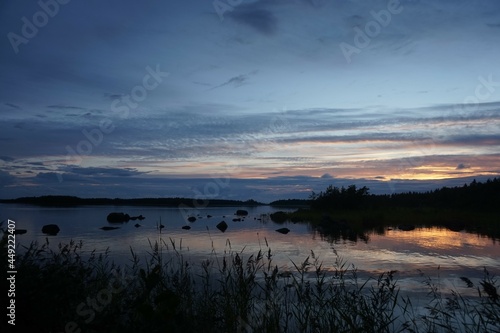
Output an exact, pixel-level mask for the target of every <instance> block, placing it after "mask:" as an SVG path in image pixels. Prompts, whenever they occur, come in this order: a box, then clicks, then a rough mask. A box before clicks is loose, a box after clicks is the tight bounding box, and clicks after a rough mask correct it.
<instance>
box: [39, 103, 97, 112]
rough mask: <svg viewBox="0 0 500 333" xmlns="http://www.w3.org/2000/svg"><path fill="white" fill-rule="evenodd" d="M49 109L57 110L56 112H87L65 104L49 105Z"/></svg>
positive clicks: (84, 109) (78, 107)
mask: <svg viewBox="0 0 500 333" xmlns="http://www.w3.org/2000/svg"><path fill="white" fill-rule="evenodd" d="M47 108H49V109H56V110H83V111H87V109H86V108H82V107H80V106H75V105H64V104H56V105H47Z"/></svg>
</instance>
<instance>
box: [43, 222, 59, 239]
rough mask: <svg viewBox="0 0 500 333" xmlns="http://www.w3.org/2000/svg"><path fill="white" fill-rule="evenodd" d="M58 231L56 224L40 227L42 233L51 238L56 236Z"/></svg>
mask: <svg viewBox="0 0 500 333" xmlns="http://www.w3.org/2000/svg"><path fill="white" fill-rule="evenodd" d="M60 230H61V229H59V226H58V225H57V224H46V225H44V226H43V227H42V232H43V233H44V234H47V235H51V236H55V235H57V234H58V233H59V231H60Z"/></svg>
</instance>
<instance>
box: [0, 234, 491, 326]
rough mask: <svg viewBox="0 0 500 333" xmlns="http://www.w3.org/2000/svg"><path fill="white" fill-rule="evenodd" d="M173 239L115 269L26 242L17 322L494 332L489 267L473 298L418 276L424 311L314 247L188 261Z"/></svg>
mask: <svg viewBox="0 0 500 333" xmlns="http://www.w3.org/2000/svg"><path fill="white" fill-rule="evenodd" d="M179 246H180V244H176V243H175V241H173V240H170V241H169V242H165V241H163V240H160V242H156V243H151V244H150V248H151V251H150V252H149V256H148V259H147V262H144V263H142V262H140V260H139V258H138V256H137V255H136V254H135V253H134V252H133V251H132V250H131V258H130V261H129V263H128V264H126V265H124V266H121V267H117V266H115V265H114V264H113V263H112V262H111V261H110V259H109V258H108V256H107V254H106V253H104V254H101V255H97V254H96V253H95V252H93V251H90V252H86V251H84V248H83V244H82V243H77V242H70V243H69V244H61V245H59V246H58V247H57V249H56V250H52V249H50V246H49V243H48V240H47V241H46V242H45V243H43V244H37V243H32V244H31V245H30V246H29V247H28V248H26V249H24V251H23V254H21V255H19V256H18V258H17V261H16V266H17V271H18V273H17V280H16V302H17V303H16V304H17V313H16V319H17V324H16V326H17V328H18V329H19V331H26V332H28V331H32V332H35V331H36V332H66V331H68V332H204V333H209V332H363V333H364V332H488V333H491V332H500V299H499V296H498V293H497V281H496V279H495V277H493V276H490V275H489V274H488V272H486V271H485V274H484V278H483V280H482V281H481V282H480V283H479V284H478V285H474V284H473V283H472V282H471V281H470V280H468V279H467V278H463V280H464V283H467V284H469V286H470V287H471V288H476V289H477V296H475V297H465V296H461V295H460V294H459V293H458V292H456V291H451V293H444V291H442V290H440V288H439V287H438V284H437V283H436V282H435V281H434V280H433V279H431V278H426V277H423V283H425V284H426V285H427V288H428V290H429V294H428V297H427V299H426V306H425V308H424V309H421V308H420V307H416V306H414V305H413V304H412V299H411V298H409V297H405V296H402V293H401V292H400V289H399V287H398V284H397V272H394V271H391V272H386V273H384V274H381V275H380V276H378V277H374V278H372V279H368V280H366V279H364V280H362V279H359V278H358V276H357V270H356V268H354V267H352V266H349V265H348V264H347V263H346V261H344V260H342V259H341V258H338V259H337V262H336V263H335V265H334V267H324V266H323V264H322V262H321V260H320V259H319V258H318V257H317V255H316V254H315V253H313V252H311V254H310V255H309V256H308V257H307V258H305V259H304V261H303V262H300V263H293V267H294V270H293V271H291V272H290V271H283V270H280V269H279V268H278V267H277V266H276V265H274V263H273V252H272V251H271V249H270V247H269V246H268V244H267V241H266V247H265V248H263V249H261V250H260V251H258V252H257V253H253V254H246V253H244V251H241V252H235V251H233V250H231V246H230V243H228V250H227V251H225V253H224V254H223V255H222V256H216V255H213V256H210V259H207V260H204V261H202V262H201V263H191V262H190V261H189V260H187V259H186V258H184V254H183V253H184V252H183V251H180V250H179ZM1 252H2V254H4V255H6V252H7V250H6V240H5V238H3V239H2V243H1ZM18 252H20V249H19V251H18ZM2 258H6V256H2ZM3 262H4V263H6V260H3ZM5 265H6V264H5ZM2 269H3V270H4V271H6V270H7V269H6V267H3V268H2ZM446 292H448V291H446Z"/></svg>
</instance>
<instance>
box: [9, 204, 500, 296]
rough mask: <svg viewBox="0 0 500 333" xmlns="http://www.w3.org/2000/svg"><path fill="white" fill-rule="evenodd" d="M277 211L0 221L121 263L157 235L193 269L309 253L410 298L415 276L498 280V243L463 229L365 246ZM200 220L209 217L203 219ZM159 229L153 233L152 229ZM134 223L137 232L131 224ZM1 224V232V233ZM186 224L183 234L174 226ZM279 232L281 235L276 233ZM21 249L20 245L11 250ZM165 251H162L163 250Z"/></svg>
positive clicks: (95, 210)
mask: <svg viewBox="0 0 500 333" xmlns="http://www.w3.org/2000/svg"><path fill="white" fill-rule="evenodd" d="M237 209H245V210H247V211H248V212H249V215H248V216H247V217H246V218H245V219H244V221H241V222H233V221H232V219H233V218H235V216H234V213H235V212H236V210H237ZM277 210H283V209H282V208H280V209H278V208H273V207H270V206H258V207H218V208H204V209H198V210H197V211H195V210H192V211H183V210H181V209H178V208H161V207H138V206H130V207H128V206H83V207H70V208H65V207H57V208H54V207H38V206H30V205H11V204H9V205H6V204H0V221H3V220H6V219H11V220H14V221H15V222H16V228H17V229H27V230H28V232H27V233H26V234H24V235H17V236H16V241H17V243H18V246H22V245H24V246H26V245H29V244H30V242H32V241H38V242H44V241H45V239H46V238H48V239H49V242H50V243H51V246H53V247H54V248H55V246H56V245H57V244H58V243H60V242H63V243H67V242H69V241H70V240H72V239H73V240H76V241H80V240H82V241H83V242H84V250H86V251H91V250H93V249H96V250H97V251H98V252H104V251H105V250H106V249H108V248H109V251H110V258H111V259H113V260H114V261H115V262H117V263H120V264H123V263H126V262H128V259H130V258H131V256H130V248H132V249H133V250H134V251H135V252H136V253H137V254H138V255H139V258H140V259H141V260H145V258H146V257H147V256H148V255H147V253H148V252H150V251H151V249H150V242H152V243H154V242H155V241H157V240H159V239H160V238H161V239H163V241H164V242H165V243H166V244H167V245H168V247H169V249H170V250H171V248H172V243H174V244H175V246H176V249H177V250H178V251H180V252H181V253H182V254H183V255H184V256H185V258H188V259H189V260H190V261H191V262H192V263H194V264H197V263H198V264H199V262H200V261H201V260H204V259H213V258H215V257H221V256H222V255H223V254H224V251H229V250H233V251H238V252H240V251H243V253H244V254H245V255H247V256H249V255H251V254H254V253H256V252H257V251H259V249H263V250H266V251H267V246H266V244H268V245H269V247H270V248H271V249H272V252H273V253H274V257H273V258H274V259H273V260H274V263H275V264H276V265H278V266H279V267H280V268H282V269H285V270H290V271H294V270H295V269H294V266H293V263H292V262H295V263H301V262H303V261H304V260H305V259H306V258H307V257H308V256H309V255H310V254H311V251H314V253H315V255H316V256H318V257H319V258H320V261H322V262H323V264H324V268H325V269H333V265H334V264H335V262H336V260H338V258H339V257H340V258H341V259H342V260H344V261H345V262H347V263H348V264H350V265H353V266H355V267H356V268H357V269H358V275H359V276H360V277H368V276H372V277H377V276H378V274H380V273H382V272H385V271H390V270H397V271H398V273H397V275H396V277H397V279H398V284H399V285H400V287H401V288H402V289H403V290H406V291H408V292H412V293H421V292H427V291H428V288H427V287H426V286H424V284H423V281H424V279H425V278H424V277H422V276H421V273H424V274H425V275H426V276H429V277H431V278H433V280H435V282H437V283H438V284H439V285H440V286H442V287H444V289H446V290H449V289H452V288H453V289H457V290H458V291H460V292H461V293H464V294H468V293H472V294H474V293H475V292H476V291H475V290H471V289H467V288H466V286H465V284H464V283H463V281H461V280H460V277H461V276H465V277H468V278H469V279H471V280H472V281H473V282H477V281H479V279H480V278H482V277H483V269H484V268H486V269H487V270H488V271H489V272H490V273H491V274H494V275H496V276H498V275H500V243H499V242H498V240H497V241H495V240H492V239H491V238H487V237H482V236H478V235H476V234H471V233H466V232H455V231H451V230H448V229H442V228H441V229H439V228H417V229H415V230H412V231H401V230H398V229H393V230H386V231H385V232H384V234H382V235H381V234H377V233H375V232H372V233H369V234H368V238H367V239H366V240H365V241H359V240H358V241H351V240H347V239H346V240H343V239H340V240H334V241H328V240H327V239H326V238H325V237H323V236H322V235H321V234H319V233H318V232H317V231H315V230H313V229H312V228H311V227H310V226H309V225H308V224H301V223H297V224H294V223H284V224H276V223H274V222H272V221H271V220H270V219H269V217H268V214H270V213H272V212H274V211H277ZM110 212H124V213H127V214H129V215H130V216H138V215H143V216H145V217H146V219H145V220H143V221H130V222H128V223H124V224H120V225H115V224H114V225H113V226H119V227H120V228H119V229H116V230H110V231H104V230H101V229H99V228H100V227H103V226H110V224H109V223H108V222H107V220H106V217H107V215H108V214H109V213H110ZM188 215H194V216H196V217H197V221H196V222H194V223H190V222H187V216H188ZM207 215H211V216H212V217H210V218H208V217H207ZM222 220H224V221H226V222H227V224H228V229H227V230H226V231H225V232H224V233H222V232H221V231H220V230H218V229H217V228H216V225H217V223H219V222H221V221H222ZM160 221H161V223H162V224H163V225H164V226H165V228H163V229H162V230H161V233H160V231H159V229H158V228H157V225H158V224H159V223H160ZM53 223H54V224H57V225H59V227H60V229H61V231H60V232H59V234H58V235H57V236H46V235H44V234H43V233H42V232H41V229H42V226H43V225H45V224H53ZM136 223H140V224H141V227H139V228H136V227H135V226H134V225H135V224H136ZM5 224H6V222H4V225H3V227H4V228H5ZM185 225H189V226H191V229H190V230H184V229H182V227H183V226H185ZM282 227H287V228H289V229H290V232H289V233H288V234H286V235H284V234H281V233H278V232H276V231H275V230H276V229H278V228H282ZM18 251H20V252H21V251H22V247H20V248H18ZM165 252H167V253H168V249H165Z"/></svg>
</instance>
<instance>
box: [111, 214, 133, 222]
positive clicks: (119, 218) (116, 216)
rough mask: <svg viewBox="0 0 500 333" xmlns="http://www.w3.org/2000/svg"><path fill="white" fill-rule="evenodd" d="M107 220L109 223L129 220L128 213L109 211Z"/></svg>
mask: <svg viewBox="0 0 500 333" xmlns="http://www.w3.org/2000/svg"><path fill="white" fill-rule="evenodd" d="M107 220H108V222H109V223H124V222H128V221H130V215H128V214H124V213H109V214H108V217H107Z"/></svg>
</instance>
